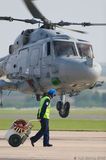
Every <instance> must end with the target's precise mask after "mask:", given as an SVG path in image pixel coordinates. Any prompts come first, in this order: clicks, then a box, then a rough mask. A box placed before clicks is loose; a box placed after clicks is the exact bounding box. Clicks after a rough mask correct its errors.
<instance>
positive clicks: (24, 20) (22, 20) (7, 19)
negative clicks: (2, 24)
mask: <svg viewBox="0 0 106 160" xmlns="http://www.w3.org/2000/svg"><path fill="white" fill-rule="evenodd" d="M0 20H6V21H9V22H12V21H21V22H25V23H30V24H37V23H42V22H41V21H37V20H35V19H16V18H12V17H0Z"/></svg>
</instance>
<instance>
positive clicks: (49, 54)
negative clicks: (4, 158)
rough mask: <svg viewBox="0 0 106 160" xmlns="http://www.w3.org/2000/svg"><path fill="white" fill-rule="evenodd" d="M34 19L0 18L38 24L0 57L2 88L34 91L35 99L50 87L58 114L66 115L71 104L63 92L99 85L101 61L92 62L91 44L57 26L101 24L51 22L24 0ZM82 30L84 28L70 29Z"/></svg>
mask: <svg viewBox="0 0 106 160" xmlns="http://www.w3.org/2000/svg"><path fill="white" fill-rule="evenodd" d="M23 2H24V4H25V5H26V7H27V8H28V10H29V11H30V13H31V14H32V16H33V19H15V18H12V17H0V20H7V21H10V22H12V21H21V22H26V23H31V24H39V27H38V28H37V29H27V30H25V31H22V33H21V34H20V35H19V36H18V38H17V39H16V40H15V42H14V44H12V45H10V46H9V55H7V56H5V57H3V58H1V59H0V77H2V76H6V78H7V79H9V80H10V81H9V82H7V81H4V80H2V79H1V80H0V89H1V90H18V91H21V92H24V93H34V94H35V95H36V98H37V100H39V98H40V96H41V95H42V94H44V93H45V92H47V91H48V89H50V88H55V89H56V90H57V91H58V95H59V96H60V100H59V101H58V102H57V105H56V106H57V110H58V111H59V115H60V116H61V117H63V118H64V117H67V116H68V115H69V109H70V103H69V102H68V101H67V100H66V96H65V95H66V94H67V95H69V96H70V97H71V96H74V95H77V94H79V92H81V91H82V90H85V89H91V88H93V87H95V86H97V85H98V78H99V76H100V74H101V66H100V64H98V63H96V62H95V61H94V54H93V49H92V45H91V44H90V43H89V42H87V41H84V40H79V39H75V38H72V37H70V36H68V35H66V34H62V33H61V32H59V31H57V30H56V27H63V26H70V25H81V26H102V25H106V24H105V23H104V24H101V23H98V24H97V23H96V24H94V23H85V22H84V23H71V22H64V21H60V22H58V23H52V22H51V21H49V20H48V19H47V18H45V16H44V15H43V14H42V13H41V12H40V10H39V9H38V8H37V6H36V5H35V4H34V2H32V0H23ZM73 31H76V32H80V33H84V32H83V31H78V30H73Z"/></svg>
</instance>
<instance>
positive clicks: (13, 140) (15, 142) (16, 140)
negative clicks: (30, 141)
mask: <svg viewBox="0 0 106 160" xmlns="http://www.w3.org/2000/svg"><path fill="white" fill-rule="evenodd" d="M8 142H9V144H10V145H11V146H12V147H18V146H20V144H21V137H20V136H19V135H18V134H13V135H11V136H10V138H9V140H8Z"/></svg>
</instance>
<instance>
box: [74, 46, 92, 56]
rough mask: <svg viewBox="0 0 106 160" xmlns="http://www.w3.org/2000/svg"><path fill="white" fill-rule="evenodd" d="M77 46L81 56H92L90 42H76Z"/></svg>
mask: <svg viewBox="0 0 106 160" xmlns="http://www.w3.org/2000/svg"><path fill="white" fill-rule="evenodd" d="M77 47H78V51H79V54H80V56H81V57H89V58H94V55H93V49H92V46H91V45H90V44H84V43H77Z"/></svg>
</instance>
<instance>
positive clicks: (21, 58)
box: [17, 48, 29, 76]
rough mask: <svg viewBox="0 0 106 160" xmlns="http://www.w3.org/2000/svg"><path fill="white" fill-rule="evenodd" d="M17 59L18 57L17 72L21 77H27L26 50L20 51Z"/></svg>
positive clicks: (27, 61)
mask: <svg viewBox="0 0 106 160" xmlns="http://www.w3.org/2000/svg"><path fill="white" fill-rule="evenodd" d="M17 57H18V72H19V73H20V74H21V75H23V76H26V75H29V58H28V57H29V55H28V48H26V49H22V50H20V51H19V53H18V56H17Z"/></svg>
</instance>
